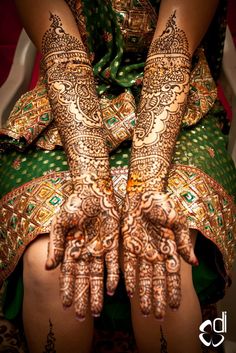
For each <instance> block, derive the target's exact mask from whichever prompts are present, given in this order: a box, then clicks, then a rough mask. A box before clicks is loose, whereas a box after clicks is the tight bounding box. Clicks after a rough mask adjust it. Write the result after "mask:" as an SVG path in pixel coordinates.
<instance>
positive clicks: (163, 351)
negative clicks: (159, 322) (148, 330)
mask: <svg viewBox="0 0 236 353" xmlns="http://www.w3.org/2000/svg"><path fill="white" fill-rule="evenodd" d="M160 332H161V338H160V344H161V353H168V351H167V341H166V339H165V337H164V333H163V329H162V326H160Z"/></svg>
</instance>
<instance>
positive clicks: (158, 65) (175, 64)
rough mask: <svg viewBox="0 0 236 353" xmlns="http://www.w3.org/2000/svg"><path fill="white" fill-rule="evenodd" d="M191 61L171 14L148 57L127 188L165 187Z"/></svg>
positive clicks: (182, 33)
mask: <svg viewBox="0 0 236 353" xmlns="http://www.w3.org/2000/svg"><path fill="white" fill-rule="evenodd" d="M190 63H191V61H190V54H189V53H188V41H187V37H186V35H185V33H184V31H182V30H181V29H179V28H178V26H177V24H176V16H175V14H173V15H172V16H171V17H170V19H169V20H168V22H167V25H166V29H165V30H164V32H163V33H162V35H161V36H160V37H159V38H158V39H156V40H155V41H154V42H153V43H152V45H151V47H150V50H149V54H148V57H147V61H146V66H145V72H144V79H143V89H142V93H141V99H140V104H139V108H138V113H137V123H136V126H135V129H134V138H133V148H132V154H131V163H130V176H129V184H128V185H129V187H128V190H129V189H130V188H131V190H133V191H135V190H139V191H140V188H141V189H142V188H143V189H145V190H147V189H149V190H159V191H163V190H164V189H165V186H166V180H167V174H168V169H169V166H170V163H171V158H172V154H173V148H174V146H175V141H176V138H177V135H178V132H179V128H180V124H181V118H182V116H183V114H184V110H185V104H186V99H187V93H188V90H189V71H190Z"/></svg>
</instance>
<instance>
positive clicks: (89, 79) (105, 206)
mask: <svg viewBox="0 0 236 353" xmlns="http://www.w3.org/2000/svg"><path fill="white" fill-rule="evenodd" d="M50 18H51V21H52V23H51V26H50V28H49V29H48V31H47V32H46V33H45V35H44V37H43V44H42V47H43V55H44V67H45V70H46V77H47V87H48V94H49V99H50V104H51V107H52V111H53V114H54V119H55V122H56V125H57V127H58V130H59V133H60V137H61V140H62V143H63V146H64V148H65V151H66V155H67V159H68V164H69V167H70V173H71V177H72V181H73V189H74V193H73V194H72V195H71V196H70V197H69V198H68V200H67V201H66V202H65V204H64V205H63V206H62V208H61V210H60V212H59V213H58V214H57V215H56V216H55V218H54V220H53V222H52V228H51V234H50V244H49V251H48V260H47V265H46V266H47V268H48V269H52V268H55V267H56V266H58V264H59V263H61V276H60V291H61V297H62V302H63V305H64V306H65V307H67V306H70V305H72V303H73V302H74V306H75V312H76V316H77V318H78V319H80V320H82V319H84V318H85V315H86V312H87V306H88V302H89V298H90V302H91V303H90V304H91V312H92V314H93V315H94V316H98V315H99V314H100V312H101V310H102V305H103V273H104V260H105V261H106V264H107V272H108V276H107V291H108V293H110V294H113V293H114V291H115V288H116V286H117V283H118V278H119V267H118V234H119V216H118V212H117V210H116V209H117V206H116V202H115V198H114V194H113V189H112V182H111V176H110V168H109V159H108V150H107V147H106V142H105V138H104V135H103V123H102V117H101V111H100V105H99V102H98V97H97V95H96V90H95V83H94V78H93V72H92V67H91V65H90V63H89V60H88V56H87V53H86V51H85V49H84V47H83V44H82V42H81V41H80V39H78V38H75V37H73V36H71V35H69V34H67V33H65V31H64V29H63V26H62V23H61V21H60V18H59V17H58V16H57V15H53V14H51V17H50Z"/></svg>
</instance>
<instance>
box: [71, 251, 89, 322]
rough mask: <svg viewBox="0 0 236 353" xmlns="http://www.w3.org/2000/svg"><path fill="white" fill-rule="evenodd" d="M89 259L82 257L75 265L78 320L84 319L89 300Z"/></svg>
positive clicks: (86, 256) (75, 298)
mask: <svg viewBox="0 0 236 353" xmlns="http://www.w3.org/2000/svg"><path fill="white" fill-rule="evenodd" d="M89 272H90V271H89V257H88V255H84V256H83V257H82V256H81V258H80V259H79V260H78V261H77V263H76V264H75V297H74V305H75V313H76V317H77V319H78V320H80V321H82V320H84V319H85V316H86V312H87V307H88V298H89Z"/></svg>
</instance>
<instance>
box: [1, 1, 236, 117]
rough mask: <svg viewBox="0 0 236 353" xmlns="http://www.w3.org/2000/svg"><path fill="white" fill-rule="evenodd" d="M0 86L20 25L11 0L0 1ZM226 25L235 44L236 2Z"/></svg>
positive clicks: (32, 84) (229, 8)
mask: <svg viewBox="0 0 236 353" xmlns="http://www.w3.org/2000/svg"><path fill="white" fill-rule="evenodd" d="M0 14H1V21H0V86H1V85H2V84H3V82H4V81H5V80H6V78H7V76H8V73H9V71H10V68H11V64H12V60H13V56H14V51H15V46H16V43H17V40H18V38H19V35H20V32H21V29H22V25H21V23H20V20H19V17H18V15H17V11H16V8H15V5H14V1H13V0H1V1H0ZM228 24H229V27H230V30H231V33H232V35H233V37H234V42H235V44H236V1H235V0H230V1H229V7H228ZM39 58H40V57H39V55H38V56H37V57H36V62H35V69H34V71H33V75H32V80H31V83H30V87H29V88H30V89H32V88H33V87H34V86H35V83H36V81H37V78H38V72H39ZM219 92H220V97H221V98H222V99H221V100H222V102H223V103H224V105H226V109H228V111H229V115H230V114H231V113H230V110H229V107H228V105H227V102H225V98H224V96H223V94H222V92H221V88H219Z"/></svg>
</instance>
